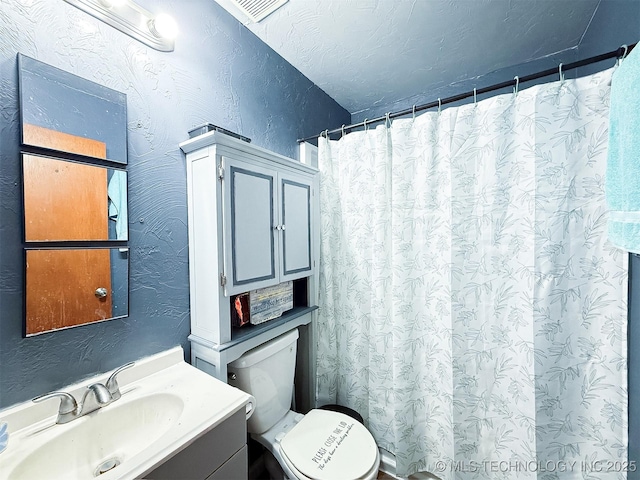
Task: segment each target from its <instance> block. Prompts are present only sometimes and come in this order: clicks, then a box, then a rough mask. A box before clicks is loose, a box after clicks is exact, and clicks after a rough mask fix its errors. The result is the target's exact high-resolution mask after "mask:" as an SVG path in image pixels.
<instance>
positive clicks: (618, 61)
mask: <svg viewBox="0 0 640 480" xmlns="http://www.w3.org/2000/svg"><path fill="white" fill-rule="evenodd" d="M620 48H623V49H624V53H623V54H622V57H618V58H616V67H617V66H619V65H620V64H621V63H622V61H623V60H624V59H625V58H626V56H627V53H628V52H629V47H627V45H626V44H625V45H622V46H621V47H620ZM618 50H620V49H618Z"/></svg>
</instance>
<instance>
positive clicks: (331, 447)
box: [311, 421, 353, 470]
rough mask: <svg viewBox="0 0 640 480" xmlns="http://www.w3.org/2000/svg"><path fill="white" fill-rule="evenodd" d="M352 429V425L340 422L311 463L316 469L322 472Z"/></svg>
mask: <svg viewBox="0 0 640 480" xmlns="http://www.w3.org/2000/svg"><path fill="white" fill-rule="evenodd" d="M352 428H353V423H347V422H345V421H341V422H340V423H339V424H338V425H337V426H336V428H334V429H333V432H332V433H331V435H329V436H328V437H327V439H326V440H325V442H324V446H323V447H321V448H319V449H318V451H317V452H316V454H315V455H314V456H313V458H312V459H311V461H313V462H315V463H316V464H317V465H318V469H320V470H323V469H324V467H325V466H326V465H327V463H329V462H330V461H331V458H332V457H333V455H334V454H335V453H336V451H337V450H338V448H340V445H342V442H344V440H345V438H347V437H348V436H349V432H350V431H351V429H352Z"/></svg>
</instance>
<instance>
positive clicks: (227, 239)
mask: <svg viewBox="0 0 640 480" xmlns="http://www.w3.org/2000/svg"><path fill="white" fill-rule="evenodd" d="M221 160H222V170H221V175H222V176H223V180H226V181H223V183H222V185H223V192H224V198H223V204H224V211H223V218H224V233H225V235H224V239H223V241H224V250H225V252H228V254H227V255H225V273H224V275H225V276H226V279H225V278H223V283H225V287H226V293H227V295H234V294H237V293H242V292H246V291H247V290H254V289H257V288H263V287H268V286H271V285H276V284H278V283H282V282H286V281H288V280H295V279H296V278H301V277H307V276H309V275H310V273H311V270H312V264H311V195H312V189H313V186H312V181H313V177H311V176H309V175H307V176H305V175H295V174H292V173H290V172H287V171H280V170H277V169H274V168H273V167H271V168H264V167H262V166H261V165H260V162H259V161H256V162H253V161H249V160H241V159H236V158H233V157H226V156H223V157H222V159H221ZM225 280H226V282H225Z"/></svg>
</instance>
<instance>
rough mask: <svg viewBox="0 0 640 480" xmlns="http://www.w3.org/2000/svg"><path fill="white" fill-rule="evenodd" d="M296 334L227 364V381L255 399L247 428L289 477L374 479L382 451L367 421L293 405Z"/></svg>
mask: <svg viewBox="0 0 640 480" xmlns="http://www.w3.org/2000/svg"><path fill="white" fill-rule="evenodd" d="M297 339H298V330H292V331H291V332H288V333H286V334H284V335H281V336H280V337H277V338H275V339H273V340H271V341H269V342H267V343H265V344H263V345H261V346H259V347H257V348H254V349H253V350H250V351H249V352H247V353H246V354H244V355H243V356H242V357H240V358H239V359H238V360H236V361H234V362H232V363H230V364H229V365H228V371H229V373H230V374H231V375H230V380H229V384H231V385H233V386H235V387H238V388H240V389H241V390H244V391H245V392H247V393H250V394H251V395H253V396H254V398H255V399H256V404H255V409H254V412H253V415H252V416H251V418H250V419H249V421H248V423H247V430H248V431H249V433H250V434H251V437H252V438H253V439H255V440H256V441H258V442H259V443H261V444H262V445H263V446H264V447H266V448H267V450H268V451H269V452H270V453H271V454H272V455H273V457H274V458H275V460H276V461H277V463H278V465H279V467H280V469H281V471H279V472H270V473H271V474H272V476H274V477H277V476H279V474H280V475H281V477H280V478H287V479H290V480H294V479H302V480H306V479H309V480H311V479H312V480H335V479H343V480H355V479H375V478H376V477H377V474H378V466H379V464H380V453H379V451H378V447H377V445H376V443H375V440H374V438H373V436H372V435H371V433H370V432H369V431H368V430H367V429H366V428H365V427H364V425H362V424H361V423H360V422H358V421H357V420H355V419H354V418H351V417H350V416H348V415H345V414H343V413H339V412H334V411H330V410H320V409H313V410H311V411H310V412H309V413H307V414H306V415H302V414H300V413H296V412H294V411H292V410H291V409H290V406H291V398H292V394H293V376H294V371H295V359H296V341H297Z"/></svg>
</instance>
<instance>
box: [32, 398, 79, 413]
mask: <svg viewBox="0 0 640 480" xmlns="http://www.w3.org/2000/svg"><path fill="white" fill-rule="evenodd" d="M55 397H60V407H59V408H58V415H67V414H69V413H73V412H75V411H76V409H77V408H78V403H77V402H76V399H75V398H73V395H71V394H69V393H67V392H49V393H45V394H44V395H38V396H37V397H35V398H34V399H32V401H33V402H35V403H39V402H44V401H45V400H48V399H50V398H55Z"/></svg>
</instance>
